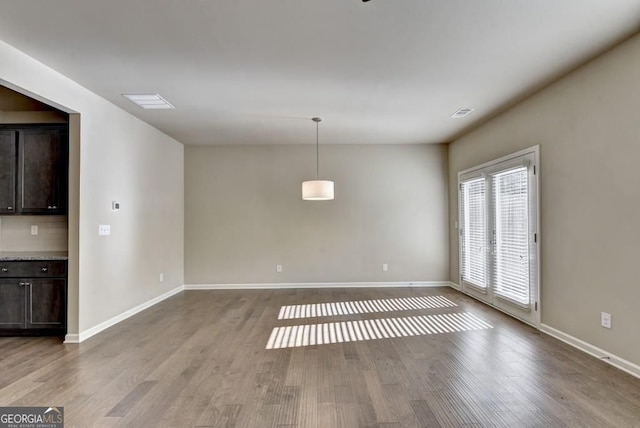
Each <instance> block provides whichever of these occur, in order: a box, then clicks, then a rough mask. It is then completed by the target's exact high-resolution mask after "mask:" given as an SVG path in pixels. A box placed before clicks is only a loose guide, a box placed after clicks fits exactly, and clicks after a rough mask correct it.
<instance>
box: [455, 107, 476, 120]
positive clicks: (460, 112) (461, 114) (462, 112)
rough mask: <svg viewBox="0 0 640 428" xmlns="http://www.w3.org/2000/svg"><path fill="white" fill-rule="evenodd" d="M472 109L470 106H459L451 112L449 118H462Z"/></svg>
mask: <svg viewBox="0 0 640 428" xmlns="http://www.w3.org/2000/svg"><path fill="white" fill-rule="evenodd" d="M472 111H473V109H472V108H461V109H458V111H456V112H455V113H453V114H452V115H451V118H452V119H460V118H463V117H465V116H467V115H469V113H471V112H472Z"/></svg>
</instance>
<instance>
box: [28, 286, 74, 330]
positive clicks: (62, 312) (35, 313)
mask: <svg viewBox="0 0 640 428" xmlns="http://www.w3.org/2000/svg"><path fill="white" fill-rule="evenodd" d="M28 282H29V286H28V290H29V296H28V298H27V328H30V329H38V328H49V329H51V328H64V326H65V318H66V294H67V293H66V291H67V290H66V288H67V284H66V281H65V280H64V279H30V280H28Z"/></svg>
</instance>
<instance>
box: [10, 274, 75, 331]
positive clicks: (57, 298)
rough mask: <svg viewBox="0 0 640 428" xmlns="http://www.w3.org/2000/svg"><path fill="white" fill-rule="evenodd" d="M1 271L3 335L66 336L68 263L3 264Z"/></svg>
mask: <svg viewBox="0 0 640 428" xmlns="http://www.w3.org/2000/svg"><path fill="white" fill-rule="evenodd" d="M62 264H64V266H63V265H62ZM0 271H1V273H0V276H1V277H0V334H2V335H5V336H6V335H64V334H66V330H67V326H66V320H67V280H66V262H60V261H56V262H35V261H13V262H9V263H6V262H5V263H4V264H3V263H2V262H0ZM61 271H64V274H65V276H64V277H48V276H49V275H56V274H57V275H60V273H61ZM30 273H31V274H32V275H29V274H30ZM13 274H16V275H21V276H17V277H7V275H13ZM24 274H26V275H24Z"/></svg>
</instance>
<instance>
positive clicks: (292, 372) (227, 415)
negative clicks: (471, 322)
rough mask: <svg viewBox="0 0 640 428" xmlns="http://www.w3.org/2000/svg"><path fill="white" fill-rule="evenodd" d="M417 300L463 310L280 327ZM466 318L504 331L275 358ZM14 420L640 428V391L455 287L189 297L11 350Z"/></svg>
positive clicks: (7, 394)
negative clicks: (333, 311)
mask: <svg viewBox="0 0 640 428" xmlns="http://www.w3.org/2000/svg"><path fill="white" fill-rule="evenodd" d="M420 296H444V297H446V298H447V299H449V300H451V301H452V302H454V303H456V304H457V305H458V306H455V307H442V308H427V309H417V310H403V311H389V312H383V313H364V314H349V315H337V316H331V317H309V318H303V319H287V320H278V314H279V312H280V310H281V307H282V306H284V305H298V304H312V303H328V302H346V301H363V300H372V299H394V298H407V297H420ZM462 312H469V313H472V314H474V315H475V316H477V317H478V318H480V319H481V320H483V321H485V322H487V323H489V324H491V326H493V328H488V329H478V330H470V331H455V332H443V333H439V334H424V335H414V336H409V335H407V336H402V337H398V338H388V339H385V338H381V339H375V340H353V341H349V342H342V343H333V344H328V345H311V346H299V347H284V348H282V349H265V346H266V344H267V341H268V339H269V337H270V334H271V332H272V330H273V329H274V328H276V327H283V326H295V325H311V324H321V323H328V322H337V321H353V320H372V319H379V318H406V317H416V316H422V315H434V314H453V313H462ZM402 325H403V324H402V322H400V323H399V324H398V326H399V327H398V328H400V326H402ZM404 325H410V324H406V323H405V324H404ZM417 328H418V327H417V325H415V328H414V330H413V331H414V332H417V331H418V330H417ZM425 331H426V330H425ZM346 337H347V336H345V339H346ZM352 339H353V338H352ZM9 405H13V406H50V405H51V406H54V405H55V406H64V408H65V419H66V421H65V422H66V426H67V427H260V428H262V427H300V428H303V427H318V428H326V427H347V428H351V427H385V428H391V427H576V426H578V427H616V428H619V427H640V380H639V379H636V378H634V377H632V376H630V375H628V374H626V373H624V372H622V371H619V370H617V369H615V368H613V367H611V366H609V365H607V364H605V363H604V362H601V361H599V360H597V359H595V358H593V357H590V356H588V355H586V354H583V353H582V352H580V351H578V350H575V349H573V348H571V347H570V346H568V345H565V344H564V343H562V342H559V341H557V340H555V339H553V338H551V337H549V336H546V335H544V334H540V333H538V332H537V331H535V330H534V329H532V328H530V327H528V326H526V325H524V324H522V323H520V322H518V321H515V320H513V319H511V318H509V317H507V316H505V315H503V314H502V313H500V312H497V311H495V310H493V309H491V308H489V307H487V306H485V305H482V304H480V303H478V302H475V301H474V300H472V299H470V298H468V297H467V296H465V295H463V294H461V293H458V292H457V291H455V290H452V289H449V288H417V289H320V290H310V289H299V290H251V291H248V290H242V291H233V290H224V291H223V290H220V291H187V292H183V293H181V294H179V295H176V296H174V297H172V298H170V299H168V300H166V301H164V302H162V303H160V304H158V305H156V306H154V307H152V308H150V309H148V310H146V311H144V312H142V313H140V314H138V315H136V316H135V317H132V318H130V319H128V320H126V321H124V322H122V323H120V324H118V325H117V326H114V327H112V328H111V329H109V330H107V331H105V332H103V333H101V334H99V335H97V336H95V337H93V338H91V339H89V340H88V341H86V342H84V343H82V344H79V345H64V344H61V343H60V341H59V340H58V339H52V338H0V406H9Z"/></svg>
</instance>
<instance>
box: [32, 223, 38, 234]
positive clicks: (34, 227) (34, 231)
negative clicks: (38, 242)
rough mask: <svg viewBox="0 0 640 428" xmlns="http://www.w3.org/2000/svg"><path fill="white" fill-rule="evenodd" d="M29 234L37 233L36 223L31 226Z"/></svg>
mask: <svg viewBox="0 0 640 428" xmlns="http://www.w3.org/2000/svg"><path fill="white" fill-rule="evenodd" d="M31 234H32V235H37V234H38V225H37V224H34V225H32V226H31Z"/></svg>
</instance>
